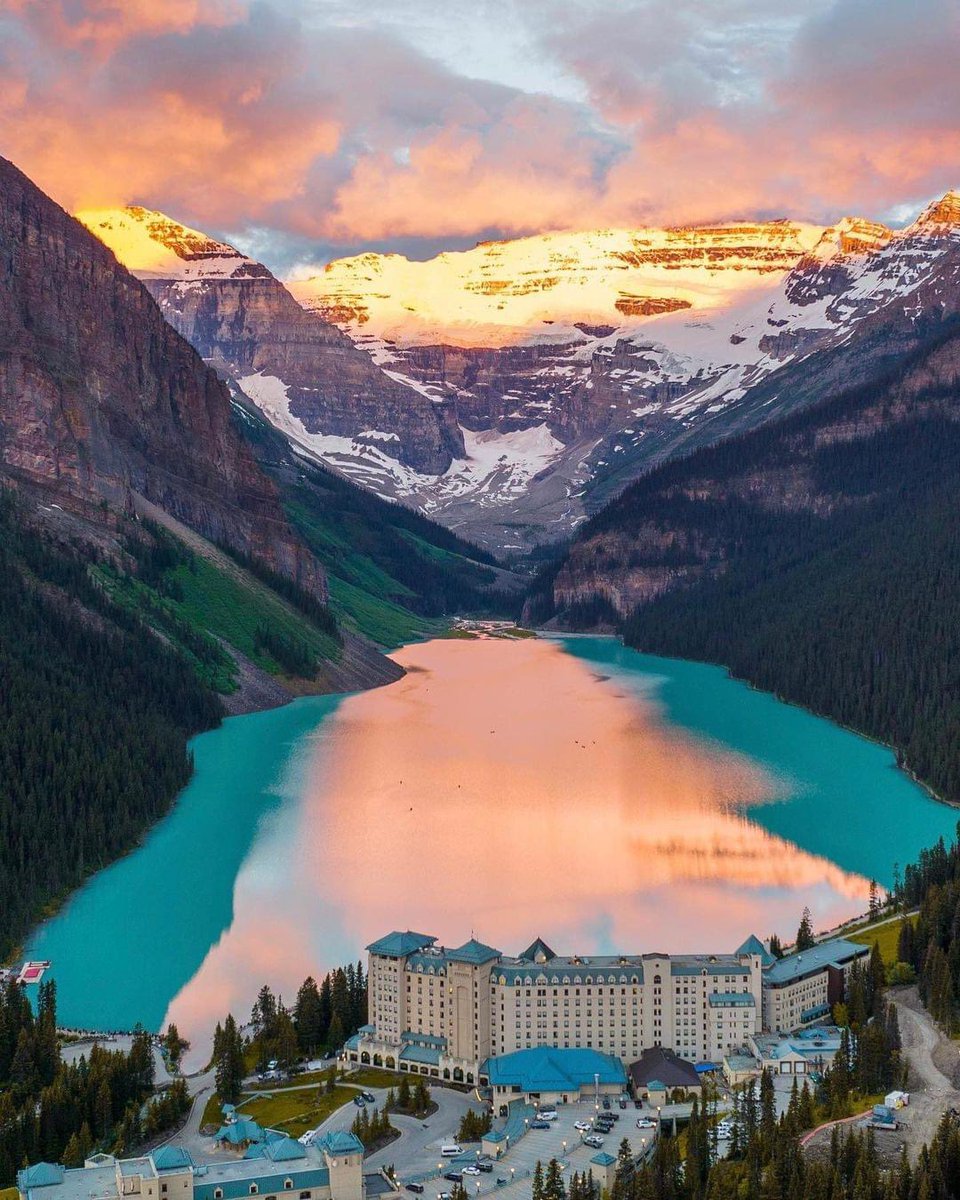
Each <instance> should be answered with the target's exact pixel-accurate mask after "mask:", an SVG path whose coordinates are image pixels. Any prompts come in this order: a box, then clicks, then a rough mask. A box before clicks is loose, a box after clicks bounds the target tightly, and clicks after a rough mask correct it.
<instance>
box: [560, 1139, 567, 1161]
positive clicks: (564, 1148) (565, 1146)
mask: <svg viewBox="0 0 960 1200" xmlns="http://www.w3.org/2000/svg"><path fill="white" fill-rule="evenodd" d="M560 1144H561V1145H562V1146H563V1153H564V1157H566V1153H567V1143H566V1139H564V1141H563V1142H561V1143H560Z"/></svg>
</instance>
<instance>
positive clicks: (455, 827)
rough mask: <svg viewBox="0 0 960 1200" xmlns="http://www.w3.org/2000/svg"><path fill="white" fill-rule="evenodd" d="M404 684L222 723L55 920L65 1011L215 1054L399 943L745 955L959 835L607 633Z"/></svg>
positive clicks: (503, 645)
mask: <svg viewBox="0 0 960 1200" xmlns="http://www.w3.org/2000/svg"><path fill="white" fill-rule="evenodd" d="M396 657H397V659H398V660H399V661H400V662H401V663H402V664H403V665H404V666H405V667H406V668H407V671H408V674H407V675H406V676H405V678H404V679H402V680H401V681H399V682H398V683H396V684H393V685H391V686H390V687H386V688H381V689H378V690H376V691H372V692H364V693H360V694H357V695H350V696H345V697H321V698H308V699H303V700H298V701H296V702H295V703H293V704H290V705H288V706H287V707H285V708H281V709H276V710H274V711H272V712H267V713H257V714H254V715H251V716H245V717H234V718H231V719H229V720H227V721H225V722H224V724H223V726H222V728H220V729H218V730H214V731H213V732H211V733H206V734H203V735H201V736H199V737H197V738H196V739H195V740H194V742H193V751H194V755H195V760H196V774H195V776H194V778H193V780H192V781H191V783H190V785H189V786H188V787H187V788H186V789H185V791H184V792H183V794H182V795H181V797H180V798H179V800H178V803H177V805H176V807H175V808H174V810H173V812H172V813H171V814H170V816H169V817H168V818H166V819H165V820H164V821H162V822H161V823H160V824H159V825H158V826H157V827H156V828H155V829H154V830H153V831H152V832H151V833H150V834H149V836H148V837H147V838H146V840H145V842H144V844H143V845H142V847H140V848H139V849H138V850H137V851H136V852H135V853H133V854H131V855H130V856H129V857H128V858H126V859H124V860H122V861H120V862H118V863H116V864H114V865H113V866H111V867H109V868H107V869H106V870H104V871H102V872H100V873H99V874H98V875H97V876H95V877H94V878H93V879H91V880H90V882H89V883H88V884H87V885H86V886H85V887H83V888H82V889H81V890H80V891H79V892H78V893H77V894H76V895H75V896H74V897H73V898H72V899H71V901H70V902H69V903H68V904H67V905H66V906H65V908H64V909H63V910H62V912H61V913H60V914H59V915H58V916H56V917H55V918H53V919H52V920H50V921H49V922H47V923H46V924H45V925H44V926H42V927H41V928H40V929H39V930H38V931H37V932H36V934H35V935H34V937H33V938H32V940H31V942H30V945H29V947H28V951H27V953H28V956H29V957H30V958H49V959H52V960H53V964H54V966H53V972H52V973H53V975H54V977H55V978H56V980H57V984H58V1001H59V1009H60V1015H61V1018H62V1020H63V1021H64V1022H65V1023H67V1024H71V1025H79V1026H84V1027H92V1028H100V1029H116V1028H124V1029H126V1028H130V1027H132V1026H133V1024H134V1023H135V1022H136V1021H138V1020H139V1021H141V1022H142V1023H143V1024H144V1025H145V1026H147V1027H148V1028H154V1029H156V1028H160V1027H161V1026H163V1025H165V1024H166V1023H167V1022H168V1021H170V1020H175V1021H176V1022H177V1024H178V1026H179V1028H180V1030H181V1032H182V1033H186V1034H187V1036H189V1037H191V1038H192V1039H193V1040H194V1044H195V1050H194V1058H195V1059H196V1060H202V1059H203V1058H204V1057H205V1052H206V1050H207V1042H206V1039H207V1037H208V1035H209V1033H210V1031H211V1030H212V1028H213V1026H214V1024H215V1023H216V1021H217V1020H218V1019H221V1018H222V1017H223V1016H224V1015H225V1014H226V1013H227V1012H228V1011H233V1012H234V1013H235V1014H237V1015H238V1016H242V1017H243V1018H246V1016H247V1015H248V1013H249V1011H250V1007H251V1004H252V1001H253V998H254V996H255V994H256V992H257V990H258V988H259V986H260V984H261V983H263V982H269V983H270V984H271V986H273V987H274V989H276V990H279V991H280V992H281V993H282V995H283V996H284V997H285V998H286V999H287V1000H288V1001H292V1000H293V998H294V994H295V992H296V988H297V986H298V985H299V983H300V982H301V981H302V979H303V978H304V977H305V976H306V975H307V974H314V975H320V974H322V973H323V972H324V971H326V970H327V969H328V968H330V967H333V966H336V965H338V964H340V963H343V962H346V961H348V960H351V959H352V960H356V959H357V958H359V957H361V956H362V955H363V947H364V945H365V944H366V943H367V942H369V941H370V940H372V939H373V938H374V937H377V936H379V935H380V934H382V933H385V932H387V931H389V930H391V929H397V928H399V929H407V928H410V929H418V930H422V931H424V932H426V933H430V934H435V935H437V936H438V938H440V940H441V941H443V942H446V943H447V944H453V945H457V944H459V943H460V942H461V941H464V940H466V938H468V937H469V936H470V935H471V933H474V934H475V935H476V936H477V937H479V938H481V939H482V940H483V941H486V942H489V943H492V944H493V945H496V946H499V947H501V948H502V949H503V950H504V951H506V952H507V953H516V952H517V951H519V950H520V949H522V948H523V946H525V945H527V944H528V943H529V942H531V941H532V940H533V939H534V937H536V936H537V935H540V936H543V937H544V938H545V939H546V940H547V941H548V942H549V943H550V944H551V945H553V946H554V948H555V949H556V950H557V951H558V952H559V953H563V952H573V951H584V952H595V953H605V952H606V953H609V952H612V951H614V950H624V951H627V952H630V953H641V952H645V951H649V950H661V951H730V950H733V949H735V948H736V946H737V945H739V943H740V942H741V941H742V940H743V939H744V938H745V937H746V936H747V934H749V933H753V932H755V933H757V934H758V935H760V936H761V937H764V936H766V935H768V934H770V933H771V932H778V933H780V934H781V936H783V937H790V936H792V935H793V933H794V932H795V930H796V926H797V923H798V920H799V916H800V913H801V910H802V908H803V906H804V905H805V904H806V905H809V906H810V908H811V910H812V912H813V915H814V924H815V927H816V928H818V929H819V928H826V927H830V926H832V925H833V924H835V923H836V922H838V921H839V920H841V919H843V918H846V917H848V916H851V915H854V914H856V913H859V912H862V911H864V909H865V906H866V899H867V893H868V880H869V879H871V878H873V879H876V880H877V881H878V882H879V883H880V884H881V885H890V884H891V883H892V881H893V875H894V870H895V864H900V866H901V867H902V866H903V865H905V864H906V863H907V862H909V861H911V860H912V859H914V858H915V857H916V855H917V853H918V852H919V850H920V849H921V848H923V847H924V846H927V845H930V844H932V843H933V842H934V841H936V839H937V838H938V837H939V836H940V835H941V834H942V835H944V836H946V837H949V836H951V835H952V833H953V831H954V829H955V826H956V820H957V814H956V812H955V810H953V809H950V808H948V807H946V806H944V805H941V804H938V803H936V802H935V801H933V800H931V799H930V798H929V797H928V796H927V795H926V794H925V793H924V792H923V790H922V789H921V788H919V787H917V786H916V785H914V784H913V783H911V782H910V780H909V779H907V778H906V776H904V775H903V774H902V773H901V772H899V771H897V769H896V767H895V765H894V760H893V756H892V754H891V753H890V752H889V751H888V750H885V749H883V748H882V747H879V746H876V745H874V744H872V743H870V742H868V741H865V740H864V739H862V738H859V737H856V736H855V735H853V734H850V733H847V732H845V731H843V730H841V729H838V728H837V727H836V726H834V725H832V724H830V723H829V722H827V721H823V720H820V719H818V718H816V717H813V716H811V715H810V714H808V713H806V712H804V711H803V710H802V709H798V708H794V707H792V706H789V705H785V704H781V703H780V702H778V701H777V700H775V699H774V698H773V697H771V696H769V695H766V694H763V693H760V692H755V691H752V690H751V689H750V688H748V687H746V686H745V685H743V684H740V683H737V682H735V681H733V680H731V679H730V678H729V677H728V676H727V675H726V673H725V672H724V671H722V670H720V669H718V668H715V667H709V666H704V665H702V664H697V663H688V662H682V661H676V660H668V659H660V658H655V657H651V656H647V655H641V654H637V653H635V652H634V651H631V650H627V649H625V648H624V647H622V646H621V645H620V644H619V643H618V642H617V641H615V640H614V639H612V638H595V637H590V638H565V639H537V640H524V641H512V640H499V639H484V640H478V641H456V640H440V641H433V642H427V643H423V644H420V645H415V646H410V647H407V648H405V649H404V650H402V651H400V652H398V653H397V655H396Z"/></svg>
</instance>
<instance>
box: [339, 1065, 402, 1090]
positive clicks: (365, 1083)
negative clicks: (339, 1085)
mask: <svg viewBox="0 0 960 1200" xmlns="http://www.w3.org/2000/svg"><path fill="white" fill-rule="evenodd" d="M402 1078H403V1076H402V1075H401V1074H400V1073H399V1072H398V1071H384V1070H382V1069H381V1068H380V1067H361V1068H360V1070H359V1071H355V1072H354V1073H353V1074H351V1075H347V1077H346V1078H345V1079H344V1083H355V1084H356V1085H357V1087H368V1088H372V1087H375V1088H395V1087H396V1086H397V1085H398V1084H399V1082H400V1080H401V1079H402ZM408 1078H409V1076H408ZM416 1082H417V1081H416V1079H412V1080H411V1087H415V1086H416Z"/></svg>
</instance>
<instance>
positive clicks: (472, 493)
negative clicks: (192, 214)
mask: <svg viewBox="0 0 960 1200" xmlns="http://www.w3.org/2000/svg"><path fill="white" fill-rule="evenodd" d="M289 287H290V290H291V291H292V292H293V294H294V295H295V296H296V298H297V299H298V300H299V301H300V302H301V304H303V305H304V306H305V307H307V308H309V309H310V310H311V311H314V312H317V313H319V314H322V315H323V316H324V317H325V318H327V319H328V320H331V321H335V322H336V323H337V324H338V325H339V326H340V328H341V329H343V330H344V332H346V333H348V334H349V335H350V337H351V338H352V339H353V340H354V342H355V343H356V344H357V345H358V346H363V347H365V348H366V349H367V350H368V352H369V353H370V354H371V356H372V357H373V359H374V360H375V361H376V362H378V363H379V364H381V365H382V366H384V368H385V369H388V370H390V372H391V374H392V375H393V376H394V377H395V378H402V377H406V378H408V379H410V380H411V381H413V382H415V383H416V384H418V385H419V386H421V387H423V388H425V389H426V390H427V391H428V392H429V393H430V394H431V395H434V396H438V397H439V396H444V397H447V398H449V399H451V400H452V402H453V403H454V404H455V406H456V411H457V415H458V420H459V422H460V424H461V425H462V426H464V427H465V428H466V429H468V430H474V431H476V434H477V435H483V436H485V437H490V436H491V435H497V434H498V435H499V436H500V438H501V439H503V440H504V451H505V454H504V461H503V472H502V475H501V477H500V478H499V479H498V480H494V481H492V482H491V485H490V486H489V487H486V488H483V489H481V490H476V489H468V490H467V492H464V493H460V494H457V493H456V492H454V491H452V490H449V489H443V490H438V489H436V488H435V487H434V486H433V484H432V482H431V481H428V480H424V479H422V478H421V477H417V478H413V477H411V476H410V475H409V474H408V475H406V476H404V477H401V476H400V475H399V474H397V473H394V476H393V478H392V479H391V480H390V482H389V483H386V482H385V481H384V479H383V477H382V476H381V477H380V478H378V479H376V480H375V481H373V480H372V479H367V481H368V482H373V486H375V487H377V488H378V490H387V489H389V490H390V493H391V494H393V495H399V496H403V497H405V498H407V499H408V500H411V501H413V502H414V503H417V504H418V505H420V506H421V507H423V508H425V509H426V510H427V511H429V512H431V513H432V514H433V515H435V516H436V517H437V518H438V519H440V520H442V521H444V522H446V523H450V524H456V525H457V526H458V528H460V529H461V530H462V531H464V532H467V533H468V534H469V535H470V536H473V537H475V538H477V539H479V540H481V541H483V542H485V543H487V544H490V545H493V546H500V547H505V546H511V545H524V544H527V543H529V542H530V541H533V540H537V539H543V538H545V537H550V536H554V535H557V534H562V533H565V532H566V531H568V530H569V528H570V526H571V524H575V523H576V522H578V521H579V520H582V519H583V517H584V516H585V514H586V513H588V512H589V511H590V510H591V509H592V508H594V507H596V506H597V505H598V504H599V503H601V502H602V501H603V499H605V498H606V497H607V496H609V495H610V494H611V492H613V491H615V490H616V489H618V488H619V487H621V486H622V485H623V484H624V483H625V482H627V481H628V480H629V479H631V478H634V477H636V475H638V474H639V473H641V472H643V471H644V470H646V469H649V467H650V466H652V465H654V464H655V463H656V462H659V461H662V460H663V459H664V458H666V457H668V456H670V455H672V454H675V453H678V452H680V451H684V450H687V449H690V448H692V447H693V446H696V445H698V444H702V443H704V442H706V441H712V440H716V438H718V437H721V436H724V435H726V434H729V433H731V432H736V431H739V430H742V429H745V428H749V427H750V426H752V425H755V424H758V423H760V422H762V421H763V420H766V419H769V417H771V416H773V415H776V414H778V413H781V412H784V411H787V410H789V409H790V408H792V407H795V406H798V405H800V404H804V403H808V402H810V401H811V400H813V399H815V398H816V395H817V394H818V379H821V378H822V380H823V381H824V382H826V381H827V380H828V379H829V382H830V383H831V384H833V383H837V382H839V383H841V384H844V383H855V382H857V381H859V380H862V379H865V378H868V377H869V376H870V373H871V372H876V371H878V370H880V369H882V367H883V364H884V363H885V362H886V361H887V360H888V359H889V357H890V356H892V355H896V354H901V353H903V352H904V351H906V350H908V349H910V347H911V346H912V345H914V344H916V340H917V338H918V337H919V336H920V334H921V333H922V332H923V331H925V330H927V329H928V328H929V327H930V326H931V324H936V323H937V322H940V321H942V320H943V319H944V318H945V317H946V316H949V315H951V314H953V313H955V312H956V311H957V309H958V307H960V194H958V193H956V192H951V193H948V194H947V195H946V196H945V197H944V198H943V199H942V200H939V201H937V202H935V203H933V204H931V205H930V206H929V207H928V208H927V210H926V211H925V212H924V213H923V214H922V215H921V216H920V217H919V218H918V219H917V220H916V221H915V222H914V223H913V224H912V225H910V226H908V227H907V228H905V229H902V230H892V229H889V228H887V227H886V226H884V225H880V224H877V223H875V222H872V221H866V220H862V219H858V218H847V219H844V220H842V221H840V222H838V223H837V224H836V225H833V226H830V227H819V226H814V225H807V224H799V223H795V222H790V221H774V222H768V223H762V224H747V223H734V224H728V225H723V226H715V227H706V228H683V229H661V230H655V229H639V230H602V231H598V232H591V233H563V234H546V235H542V236H538V237H529V238H522V239H518V240H516V241H507V242H494V243H485V244H482V245H479V246H477V247H475V248H474V249H473V250H469V251H465V252H461V253H446V254H441V255H439V256H438V257H436V258H434V259H431V260H430V261H428V262H411V261H408V260H407V259H405V258H403V257H401V256H399V255H376V254H363V255H359V256H357V257H354V258H349V259H342V260H339V261H337V262H333V263H331V264H330V265H329V266H327V267H326V268H325V269H323V270H322V271H319V272H317V273H315V274H308V275H307V276H306V277H305V278H302V279H299V280H295V281H291V282H290V284H289ZM533 431H536V433H537V437H536V441H535V446H536V452H535V453H532V454H530V453H528V452H526V451H525V449H524V448H522V446H521V443H520V442H519V441H517V439H519V438H520V437H521V436H522V435H526V436H527V437H529V435H530V434H531V433H532V432H533ZM509 439H513V441H512V442H511V441H509ZM518 456H520V457H521V458H522V460H523V461H522V462H518V461H517V459H518ZM378 469H379V468H378ZM453 469H454V468H451V470H453ZM352 473H353V474H354V475H355V477H357V478H360V479H363V478H364V475H365V472H364V470H363V469H362V468H361V467H360V465H359V464H357V465H355V467H354V469H353V472H352Z"/></svg>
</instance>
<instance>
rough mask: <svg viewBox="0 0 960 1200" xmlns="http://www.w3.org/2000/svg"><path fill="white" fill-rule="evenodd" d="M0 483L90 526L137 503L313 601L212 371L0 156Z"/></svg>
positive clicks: (318, 579)
mask: <svg viewBox="0 0 960 1200" xmlns="http://www.w3.org/2000/svg"><path fill="white" fill-rule="evenodd" d="M0 472H2V475H3V477H4V482H6V483H9V484H12V485H14V486H18V487H21V488H23V489H30V490H39V491H41V492H42V493H43V494H44V496H45V498H46V500H47V501H48V502H49V503H56V504H57V505H59V506H61V507H62V508H65V509H71V510H73V511H75V512H77V513H80V514H83V515H85V516H92V517H94V519H99V520H105V519H108V511H109V508H111V507H112V508H116V509H121V510H125V511H132V509H133V501H134V493H139V494H140V495H142V496H144V497H146V499H147V500H148V501H150V502H151V503H153V504H156V505H158V506H159V507H160V508H162V509H164V510H165V511H166V512H168V513H170V514H172V515H173V516H175V517H176V518H178V519H180V520H181V521H183V522H184V523H185V524H187V525H189V526H190V527H191V528H193V529H195V530H196V531H198V532H199V533H201V534H203V535H204V537H206V538H208V539H210V540H213V541H217V542H223V543H226V544H227V545H229V546H231V547H233V548H234V549H236V550H238V551H240V552H242V553H244V554H247V555H250V556H253V557H255V558H257V559H259V560H260V561H261V562H263V563H264V564H265V565H267V566H269V567H270V568H271V569H273V570H275V571H277V572H279V573H281V574H283V575H285V576H287V577H288V578H290V579H293V580H295V581H296V582H297V583H299V584H300V585H301V586H303V587H304V588H306V589H307V590H309V591H310V592H312V593H313V594H314V595H315V596H317V597H318V598H321V599H324V598H325V597H326V582H325V577H324V573H323V571H322V569H321V568H320V566H319V564H318V563H317V562H316V560H315V559H314V558H313V556H312V555H311V554H310V553H309V552H308V551H307V550H306V548H305V547H304V546H303V544H302V543H301V542H300V541H299V539H298V538H297V537H296V536H295V535H294V533H293V531H292V530H291V529H290V527H289V525H288V524H287V521H286V519H285V517H284V515H283V511H282V509H281V506H280V503H279V500H278V497H277V493H276V490H275V488H274V486H273V484H272V483H271V482H270V480H268V479H267V478H266V476H265V475H264V474H263V473H262V471H261V470H260V469H259V467H258V466H257V464H256V462H255V461H254V459H253V457H252V455H251V453H250V451H249V449H248V447H247V446H246V444H245V443H244V442H243V440H242V438H241V437H240V436H239V435H238V433H237V432H236V430H235V429H234V427H233V425H232V422H231V408H230V397H229V394H228V392H227V390H226V388H225V386H224V385H223V383H222V382H221V381H220V380H219V379H218V377H217V375H216V374H215V372H214V371H212V370H211V369H210V368H208V367H207V366H205V365H204V363H203V362H202V361H201V359H200V357H199V356H198V355H197V353H196V352H195V351H194V350H193V349H192V348H191V347H190V346H189V345H188V344H187V343H186V342H185V341H184V340H183V339H182V338H181V337H180V335H179V334H178V333H176V332H175V331H174V329H173V328H172V327H171V326H170V325H169V324H168V323H167V322H166V321H165V320H164V318H163V316H162V315H161V313H160V310H159V309H158V307H157V305H156V303H155V302H154V300H153V299H152V297H151V296H150V294H149V293H148V291H147V290H146V288H145V287H144V286H143V285H142V284H141V283H140V282H139V281H138V280H137V279H135V278H134V277H133V276H132V275H131V274H130V273H129V272H128V271H127V270H126V269H125V268H124V267H122V266H120V264H119V263H118V262H117V260H116V259H115V258H114V256H113V254H112V253H111V252H110V251H109V250H108V249H107V248H106V247H105V246H104V245H102V243H101V242H99V241H98V240H97V239H96V238H94V237H92V236H91V234H89V233H88V232H87V230H86V229H84V228H83V226H82V225H80V224H79V223H78V222H77V221H75V220H74V219H73V218H72V217H70V216H68V215H67V213H65V212H64V211H63V210H62V209H60V208H59V207H58V206H57V205H56V204H54V203H53V201H52V200H50V199H49V198H48V197H47V196H45V195H44V194H43V193H42V192H41V191H40V190H39V189H38V188H37V187H35V186H34V185H33V184H32V183H31V182H30V180H28V179H27V178H26V176H24V175H23V174H22V173H21V172H20V171H18V170H17V169H16V168H15V167H14V166H13V165H12V164H11V163H9V162H7V161H6V160H3V159H0Z"/></svg>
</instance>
